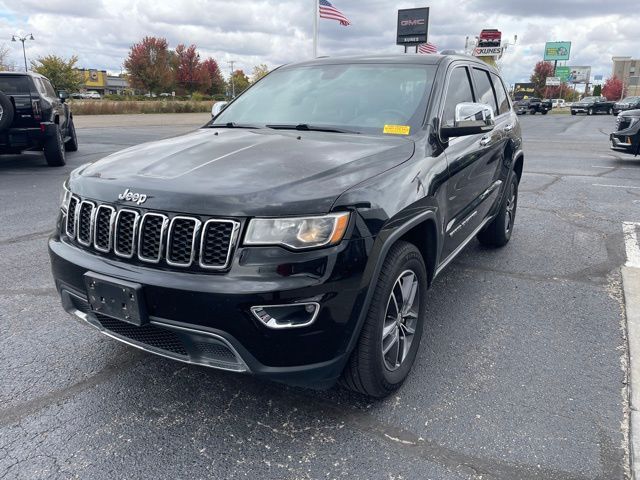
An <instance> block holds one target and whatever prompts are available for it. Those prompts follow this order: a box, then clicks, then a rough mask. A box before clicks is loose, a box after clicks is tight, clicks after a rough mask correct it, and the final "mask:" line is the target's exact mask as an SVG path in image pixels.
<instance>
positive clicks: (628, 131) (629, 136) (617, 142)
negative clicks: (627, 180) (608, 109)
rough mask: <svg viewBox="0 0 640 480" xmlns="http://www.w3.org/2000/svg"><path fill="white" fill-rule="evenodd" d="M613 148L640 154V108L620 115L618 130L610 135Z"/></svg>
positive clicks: (617, 124) (617, 123) (617, 122)
mask: <svg viewBox="0 0 640 480" xmlns="http://www.w3.org/2000/svg"><path fill="white" fill-rule="evenodd" d="M609 141H610V142H611V149H612V150H618V151H623V152H626V153H633V154H635V155H638V154H640V110H627V111H625V112H622V113H621V114H620V115H618V118H617V121H616V131H615V132H613V133H611V134H610V135H609Z"/></svg>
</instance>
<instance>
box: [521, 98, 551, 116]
mask: <svg viewBox="0 0 640 480" xmlns="http://www.w3.org/2000/svg"><path fill="white" fill-rule="evenodd" d="M552 108H553V105H552V103H551V100H541V99H539V98H535V97H534V98H527V99H525V100H519V101H517V102H516V104H515V105H514V109H515V111H516V114H518V115H524V114H527V113H528V114H530V115H535V114H536V113H541V114H542V115H546V114H547V113H548V112H549V111H550V110H551V109H552Z"/></svg>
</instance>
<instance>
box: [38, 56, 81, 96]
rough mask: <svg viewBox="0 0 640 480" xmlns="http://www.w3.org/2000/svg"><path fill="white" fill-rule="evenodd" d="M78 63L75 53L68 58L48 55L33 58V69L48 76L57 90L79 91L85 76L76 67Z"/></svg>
mask: <svg viewBox="0 0 640 480" xmlns="http://www.w3.org/2000/svg"><path fill="white" fill-rule="evenodd" d="M76 63H78V57H76V56H75V55H74V56H72V57H71V58H69V59H68V60H65V59H64V58H62V57H58V56H57V55H47V56H46V57H38V59H37V60H32V61H31V69H32V70H33V71H34V72H36V73H39V74H40V75H44V76H45V77H47V78H48V79H49V81H50V82H51V83H52V85H53V88H55V89H56V90H66V91H68V92H77V91H78V90H80V87H81V86H82V83H83V81H84V78H83V76H82V73H80V72H79V71H78V70H77V69H76Z"/></svg>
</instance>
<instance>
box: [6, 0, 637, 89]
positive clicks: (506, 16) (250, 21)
mask: <svg viewBox="0 0 640 480" xmlns="http://www.w3.org/2000/svg"><path fill="white" fill-rule="evenodd" d="M333 3H334V5H335V6H336V7H337V8H339V9H340V10H342V11H343V13H345V15H346V16H347V17H348V18H349V19H350V20H351V22H352V25H351V26H349V27H343V26H341V25H340V24H338V22H335V21H330V20H324V19H321V20H320V36H319V51H318V54H319V55H329V56H341V55H353V54H361V53H366V54H370V53H390V54H393V53H402V51H403V49H402V47H400V46H397V45H395V34H396V18H397V10H398V9H399V8H412V7H423V6H429V7H430V8H431V13H430V26H429V41H430V42H431V43H434V44H435V45H436V46H437V47H438V49H454V50H458V51H462V50H463V49H464V44H465V38H466V37H467V36H471V37H473V36H476V35H478V34H479V32H480V30H482V29H483V28H497V29H499V30H501V31H502V33H503V41H505V40H506V41H508V42H510V43H513V41H514V40H513V39H514V36H515V35H517V37H518V39H517V42H516V43H515V45H511V46H509V47H508V49H507V52H506V54H505V55H504V57H503V59H502V60H501V62H500V63H501V65H500V68H501V70H502V73H503V76H504V78H505V80H506V81H507V82H508V83H510V84H513V83H515V82H519V81H527V80H528V78H529V76H530V74H531V71H532V69H533V66H534V65H535V63H536V62H537V61H539V60H541V59H542V54H543V50H544V43H545V42H546V41H564V40H566V41H571V42H572V51H571V57H572V58H571V60H570V61H569V62H568V65H580V66H582V65H590V66H591V67H592V74H593V75H595V74H601V75H604V77H605V78H607V77H608V76H610V75H611V70H612V62H611V57H612V56H624V55H629V56H634V58H637V57H639V56H640V28H638V22H637V16H634V15H628V12H635V11H637V5H638V0H615V1H614V2H610V3H607V2H603V1H602V0H598V1H596V0H536V1H531V0H509V1H507V0H493V1H489V0H458V1H457V2H452V1H447V0H431V1H430V2H429V3H427V4H426V5H425V3H420V2H418V3H414V2H406V1H400V2H393V1H388V0H386V1H385V0H335V1H333ZM314 4H315V1H314V0H270V1H266V0H233V1H230V0H172V1H167V0H0V46H2V45H3V44H4V46H6V47H8V48H10V60H11V61H13V62H14V63H15V64H16V66H17V67H19V68H22V66H23V60H22V46H21V44H20V43H19V42H16V43H13V42H11V36H12V35H13V34H14V33H16V32H18V31H21V32H23V33H27V34H29V33H32V34H33V36H34V39H35V40H34V41H28V42H27V43H26V47H27V57H28V59H34V58H37V57H38V56H43V55H47V54H56V55H60V56H64V57H69V56H71V55H77V56H78V57H79V62H78V65H79V66H81V67H85V68H95V69H101V70H108V71H110V72H114V73H120V72H121V71H122V63H123V61H124V59H125V58H126V56H127V52H128V50H129V48H130V47H131V45H132V44H134V43H136V42H138V41H140V40H141V39H142V38H143V37H144V36H146V35H152V36H161V37H165V38H166V39H167V41H168V42H169V46H170V47H172V48H175V46H176V45H178V44H179V43H185V44H192V43H194V44H196V45H197V47H198V50H199V52H200V54H201V57H202V58H206V57H208V56H212V57H213V58H215V59H216V60H217V61H218V63H219V65H220V68H221V69H222V71H223V73H225V74H226V75H228V73H229V65H228V64H227V62H228V61H229V60H235V62H236V63H235V68H241V69H243V70H245V72H247V73H250V72H251V70H252V69H253V66H254V65H257V64H261V63H265V64H267V65H268V66H269V67H270V68H273V67H276V66H279V65H282V64H284V63H290V62H295V61H299V60H305V59H308V58H310V57H311V55H312V30H313V10H314Z"/></svg>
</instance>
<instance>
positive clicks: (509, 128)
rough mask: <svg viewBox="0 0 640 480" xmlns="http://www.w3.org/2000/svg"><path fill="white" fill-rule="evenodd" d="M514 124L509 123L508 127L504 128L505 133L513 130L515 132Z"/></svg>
mask: <svg viewBox="0 0 640 480" xmlns="http://www.w3.org/2000/svg"><path fill="white" fill-rule="evenodd" d="M513 126H514V125H513V123H508V124H507V125H505V126H504V131H505V132H510V131H511V130H513Z"/></svg>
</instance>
